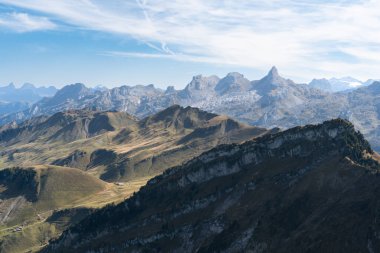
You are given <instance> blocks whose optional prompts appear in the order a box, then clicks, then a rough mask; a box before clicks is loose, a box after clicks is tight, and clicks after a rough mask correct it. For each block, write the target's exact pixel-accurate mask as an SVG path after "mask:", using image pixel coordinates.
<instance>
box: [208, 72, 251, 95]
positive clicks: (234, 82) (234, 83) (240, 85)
mask: <svg viewBox="0 0 380 253" xmlns="http://www.w3.org/2000/svg"><path fill="white" fill-rule="evenodd" d="M249 86H250V81H249V80H248V79H246V78H245V77H244V75H242V74H240V73H238V72H231V73H228V74H227V76H225V77H224V78H222V79H221V80H220V81H219V82H218V84H217V85H216V86H215V91H216V92H217V93H218V94H219V95H223V94H226V93H229V92H240V91H246V90H248V89H249Z"/></svg>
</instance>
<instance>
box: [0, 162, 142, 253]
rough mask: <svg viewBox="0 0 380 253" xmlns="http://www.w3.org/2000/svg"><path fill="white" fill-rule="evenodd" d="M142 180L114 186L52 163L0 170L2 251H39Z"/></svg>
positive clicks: (125, 195)
mask: <svg viewBox="0 0 380 253" xmlns="http://www.w3.org/2000/svg"><path fill="white" fill-rule="evenodd" d="M145 182H146V179H144V180H142V181H141V182H136V184H134V185H125V186H116V185H114V184H108V183H106V182H104V181H102V180H100V179H98V178H96V177H94V176H92V175H90V174H88V173H86V172H84V171H81V170H79V169H74V168H66V167H59V166H51V165H49V166H45V165H41V166H34V167H28V168H20V167H18V168H10V169H3V170H0V252H26V251H29V250H32V249H38V248H39V247H40V246H41V245H45V244H46V243H47V242H48V240H50V239H51V238H54V237H57V236H59V235H60V233H61V232H62V231H63V230H64V229H66V228H67V227H68V226H70V225H73V224H75V223H76V222H78V221H79V220H81V219H83V218H84V217H85V216H86V215H88V214H89V213H90V212H91V210H92V208H99V207H103V206H104V205H106V204H108V203H115V202H116V203H118V202H120V201H122V200H124V199H125V198H127V197H128V196H129V195H130V194H132V193H133V191H134V190H136V189H138V188H139V187H140V186H141V185H142V184H144V183H145Z"/></svg>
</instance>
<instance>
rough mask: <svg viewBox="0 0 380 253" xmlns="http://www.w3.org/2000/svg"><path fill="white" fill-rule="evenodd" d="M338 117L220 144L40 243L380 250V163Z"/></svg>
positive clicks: (121, 248) (129, 248) (156, 248)
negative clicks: (127, 197) (379, 246)
mask: <svg viewBox="0 0 380 253" xmlns="http://www.w3.org/2000/svg"><path fill="white" fill-rule="evenodd" d="M371 153H372V150H371V148H370V146H369V144H368V142H367V141H365V140H364V138H363V136H362V135H361V134H360V133H358V132H356V131H355V129H354V127H353V125H352V124H350V123H349V122H347V121H344V120H332V121H328V122H325V123H323V124H321V125H316V126H305V127H297V128H293V129H290V130H288V131H285V132H280V133H276V134H272V135H266V136H263V137H260V138H258V139H256V140H254V141H249V142H246V143H244V144H241V145H236V144H235V145H221V146H219V147H217V148H215V149H213V150H210V151H208V152H206V153H204V154H202V155H201V156H199V157H197V158H195V159H193V160H191V161H189V162H188V163H186V164H184V165H183V166H179V167H175V168H172V169H170V170H168V171H166V172H165V173H163V174H162V175H160V176H158V177H156V178H154V179H152V180H150V181H149V182H148V184H147V186H145V187H143V188H142V189H141V190H140V191H139V192H138V193H137V194H135V195H134V196H133V197H132V198H130V199H128V200H127V201H125V202H123V203H121V204H119V205H117V206H110V207H107V208H104V209H102V210H99V211H97V212H95V213H94V214H93V215H90V216H89V217H88V218H87V219H85V220H84V221H83V222H81V223H79V224H78V225H76V226H74V227H72V228H71V229H69V230H68V231H66V232H65V233H64V234H63V235H62V236H61V237H60V238H59V239H58V240H57V241H54V242H52V243H51V244H50V246H49V247H48V248H46V249H45V250H44V251H43V252H53V251H54V252H67V251H70V252H143V251H149V252H241V251H243V252H248V251H252V252H306V251H308V252H325V251H334V252H361V251H366V250H367V246H368V242H370V244H371V247H372V249H373V250H374V251H377V250H380V248H378V245H380V244H379V243H380V241H379V239H377V237H376V234H377V233H378V232H380V226H379V224H378V222H377V220H378V215H379V214H378V213H377V212H375V211H371V210H377V209H376V207H378V206H380V202H379V201H378V199H379V198H378V197H379V196H378V195H379V194H380V187H379V186H378V185H380V184H379V183H380V182H379V180H380V179H379V177H378V176H377V173H378V170H379V165H378V164H377V162H376V161H375V160H373V159H372V158H371V155H370V154H371Z"/></svg>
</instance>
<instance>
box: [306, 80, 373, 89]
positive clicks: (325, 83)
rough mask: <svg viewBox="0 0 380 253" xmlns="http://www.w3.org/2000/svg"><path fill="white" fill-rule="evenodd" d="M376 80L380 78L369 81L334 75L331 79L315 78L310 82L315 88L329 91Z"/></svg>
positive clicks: (368, 83)
mask: <svg viewBox="0 0 380 253" xmlns="http://www.w3.org/2000/svg"><path fill="white" fill-rule="evenodd" d="M376 81H379V80H373V79H368V80H367V81H365V82H362V81H360V80H358V79H355V78H352V77H349V76H347V77H342V78H335V77H334V78H330V79H326V78H322V79H313V80H312V81H311V82H310V83H309V85H310V86H311V87H313V88H317V89H320V90H324V91H327V92H344V91H350V90H354V89H357V88H360V87H364V86H368V85H371V84H372V83H374V82H376Z"/></svg>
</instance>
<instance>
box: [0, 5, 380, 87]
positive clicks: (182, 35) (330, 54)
mask: <svg viewBox="0 0 380 253" xmlns="http://www.w3.org/2000/svg"><path fill="white" fill-rule="evenodd" d="M0 3H3V4H7V5H12V6H16V7H21V8H24V9H30V10H33V11H37V12H40V13H43V14H45V15H48V16H52V17H54V18H56V19H59V20H60V21H61V22H64V23H67V24H70V25H72V26H74V27H78V28H79V29H88V30H96V31H102V32H108V33H114V34H119V35H122V36H128V37H131V38H134V39H136V40H139V41H142V42H144V43H146V44H147V45H148V46H149V47H151V48H153V49H155V50H157V54H147V53H146V52H142V53H141V52H113V53H112V55H114V56H123V57H150V58H158V57H160V58H167V59H172V60H181V61H200V62H209V63H220V64H235V65H241V66H245V67H252V68H257V69H265V68H268V67H270V66H272V65H277V66H278V67H280V68H281V69H282V72H285V73H287V74H288V75H290V76H296V77H300V78H305V79H307V78H310V77H314V76H333V75H338V76H339V75H346V74H350V73H352V74H354V75H357V76H358V77H359V78H364V77H370V76H371V77H376V76H374V75H375V74H377V73H378V70H379V69H380V58H379V57H377V55H378V54H379V53H378V52H379V48H380V34H379V33H378V31H379V30H380V12H379V11H378V10H379V9H380V1H377V0H357V1H352V0H351V1H342V0H339V1H317V0H312V1H306V0H268V1H252V0H241V1H235V0H224V1H220V0H210V1H203V0H192V1H185V0H172V1H166V0H154V1H150V0H136V1H135V2H133V1H121V0H119V1H118V0H114V1H100V0H98V1H95V0H94V1H91V0H61V1H49V0H35V1H33V3H32V2H31V1H28V0H0ZM45 21H48V20H45ZM0 22H1V21H0ZM0 24H1V23H0ZM374 52H376V53H374ZM108 54H110V52H108ZM348 58H350V60H348ZM352 59H355V61H352Z"/></svg>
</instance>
